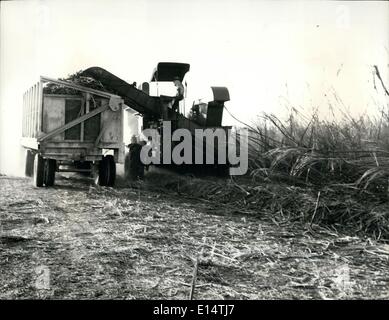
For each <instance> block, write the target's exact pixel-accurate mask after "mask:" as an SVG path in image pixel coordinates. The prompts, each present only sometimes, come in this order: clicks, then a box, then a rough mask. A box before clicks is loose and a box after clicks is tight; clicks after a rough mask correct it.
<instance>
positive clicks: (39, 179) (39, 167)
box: [33, 153, 45, 187]
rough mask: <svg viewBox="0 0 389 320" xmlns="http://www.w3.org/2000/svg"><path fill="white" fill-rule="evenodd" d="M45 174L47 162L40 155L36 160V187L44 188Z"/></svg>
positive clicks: (36, 156) (37, 155)
mask: <svg viewBox="0 0 389 320" xmlns="http://www.w3.org/2000/svg"><path fill="white" fill-rule="evenodd" d="M44 173H45V160H44V159H43V158H42V156H41V155H40V154H38V153H37V154H36V155H35V159H34V174H33V176H34V186H35V187H42V186H43V182H44V181H43V180H44Z"/></svg>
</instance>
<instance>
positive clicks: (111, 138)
mask: <svg viewBox="0 0 389 320" xmlns="http://www.w3.org/2000/svg"><path fill="white" fill-rule="evenodd" d="M188 71H189V64H183V63H159V64H158V66H157V68H156V69H155V70H154V72H153V75H152V79H151V81H150V83H143V84H142V85H141V86H140V87H139V88H136V87H135V85H134V84H129V83H127V82H125V81H124V80H122V79H120V78H118V77H116V76H115V75H113V74H111V73H109V72H108V71H106V70H104V69H102V68H99V67H92V68H89V69H86V70H84V71H83V72H82V73H81V76H83V77H90V78H92V79H94V80H96V81H98V82H99V83H100V84H101V85H102V87H103V89H102V90H97V89H94V88H90V87H88V86H83V85H79V84H76V83H73V82H70V81H63V80H57V79H52V78H48V77H41V78H40V80H39V82H38V83H37V84H35V85H34V86H33V87H31V88H30V89H29V90H28V91H27V92H26V93H25V94H24V96H23V124H22V140H21V143H22V146H23V147H24V148H25V149H26V166H25V171H26V175H27V176H32V177H33V181H34V184H35V186H37V187H42V186H52V185H53V184H54V181H55V173H56V172H67V171H76V172H82V173H85V174H92V176H93V177H94V180H95V182H96V183H97V184H99V185H102V186H113V185H114V183H115V178H116V163H124V159H125V157H126V158H128V157H130V158H132V159H134V155H131V154H130V152H129V153H128V154H127V155H125V143H124V140H123V128H125V125H126V123H124V122H123V120H124V119H123V118H124V117H125V114H126V113H125V112H123V110H131V111H132V112H133V113H131V115H132V116H135V115H134V112H136V113H137V116H141V117H142V119H143V121H142V129H143V130H144V129H147V128H157V129H158V130H162V126H163V123H165V122H164V121H170V123H171V126H172V129H173V130H175V129H177V128H185V129H188V130H190V131H191V132H193V131H194V130H195V129H196V128H204V127H209V128H216V127H221V120H222V113H223V107H224V102H225V101H228V100H229V94H228V90H227V89H226V88H224V87H213V88H212V90H213V94H214V101H211V102H209V103H208V104H207V108H206V110H205V117H204V116H203V117H197V118H196V115H200V113H201V112H200V111H201V110H200V106H199V105H193V108H192V109H193V110H194V112H193V117H192V119H189V118H187V117H185V116H184V115H183V114H181V113H180V112H179V108H178V105H179V100H181V99H182V96H180V94H178V95H174V96H164V95H159V96H158V95H157V96H152V95H150V94H149V87H150V84H153V83H158V82H170V81H171V82H176V83H177V82H178V83H180V89H181V90H178V91H180V92H181V94H182V89H184V88H183V85H182V80H183V78H184V76H185V74H186V73H187V72H188ZM47 84H50V85H52V84H54V85H57V86H60V87H63V88H67V89H68V90H65V91H64V93H60V94H58V93H55V94H52V93H45V90H44V88H45V86H46V85H47ZM203 109H204V108H203ZM196 110H197V112H196ZM202 111H203V114H204V110H202ZM204 119H205V120H204ZM223 128H225V129H227V128H229V127H223ZM137 143H139V141H137ZM131 156H132V157H131ZM138 163H139V161H138ZM227 166H228V165H227ZM127 167H128V166H127ZM224 167H226V166H223V168H224ZM140 168H141V169H142V170H143V166H141V164H140V167H138V168H135V170H138V171H139V169H140ZM127 169H128V168H127ZM130 169H131V170H134V166H130Z"/></svg>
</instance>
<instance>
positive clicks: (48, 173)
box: [43, 159, 57, 187]
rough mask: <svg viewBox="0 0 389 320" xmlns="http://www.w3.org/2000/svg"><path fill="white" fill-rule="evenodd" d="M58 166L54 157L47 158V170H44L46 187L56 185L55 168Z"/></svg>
mask: <svg viewBox="0 0 389 320" xmlns="http://www.w3.org/2000/svg"><path fill="white" fill-rule="evenodd" d="M56 168H57V161H56V160H54V159H46V160H45V172H44V176H45V177H44V181H43V182H44V184H45V185H46V187H51V186H53V185H54V181H55V170H56Z"/></svg>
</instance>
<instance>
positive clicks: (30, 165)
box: [24, 149, 34, 177]
mask: <svg viewBox="0 0 389 320" xmlns="http://www.w3.org/2000/svg"><path fill="white" fill-rule="evenodd" d="M24 173H25V175H26V177H32V176H33V174H34V154H33V153H32V151H31V150H28V149H27V150H26V166H25V172H24Z"/></svg>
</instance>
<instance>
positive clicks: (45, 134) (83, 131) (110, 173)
mask: <svg viewBox="0 0 389 320" xmlns="http://www.w3.org/2000/svg"><path fill="white" fill-rule="evenodd" d="M47 83H54V84H56V85H59V86H63V87H66V88H70V89H71V90H72V91H73V92H74V94H46V93H44V86H45V84H47ZM122 107H123V99H122V98H121V97H120V96H118V95H115V94H111V93H107V92H104V91H100V90H95V89H91V88H88V87H84V86H80V85H77V84H74V83H71V82H68V81H61V80H56V79H51V78H48V77H40V80H39V81H38V83H36V84H35V85H33V86H32V87H31V88H30V89H29V90H27V91H26V92H25V93H24V95H23V124H22V140H21V144H22V146H23V147H24V148H25V149H26V165H25V173H26V175H27V176H33V181H34V185H35V186H37V187H42V186H52V185H53V184H54V181H55V173H56V172H65V171H77V172H84V173H88V174H89V173H91V174H92V175H93V177H94V179H95V182H96V183H97V184H99V185H102V186H113V185H114V183H115V177H116V163H123V161H124V148H125V146H124V143H123V113H122Z"/></svg>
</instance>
